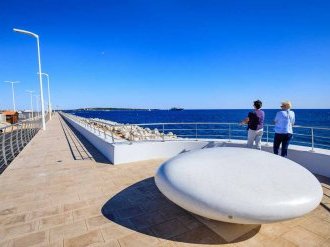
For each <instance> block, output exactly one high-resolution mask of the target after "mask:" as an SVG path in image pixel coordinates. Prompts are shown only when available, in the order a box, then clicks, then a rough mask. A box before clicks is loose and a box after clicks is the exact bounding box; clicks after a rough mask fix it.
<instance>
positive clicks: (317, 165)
mask: <svg viewBox="0 0 330 247" xmlns="http://www.w3.org/2000/svg"><path fill="white" fill-rule="evenodd" d="M62 117H64V118H65V119H66V120H67V121H68V122H69V123H70V124H71V125H72V126H73V127H74V128H75V129H76V130H78V131H79V132H80V133H81V134H82V135H83V136H84V137H85V138H86V139H87V140H88V141H89V142H91V143H92V144H93V145H94V146H95V147H96V148H97V149H98V150H99V151H100V152H101V153H102V154H103V155H104V156H105V157H107V158H108V159H109V161H110V162H111V163H112V164H114V165H117V164H123V163H129V162H135V161H141V160H148V159H159V158H161V159H168V158H171V157H173V156H175V155H177V154H179V153H183V152H187V151H190V150H194V149H201V148H212V147H245V145H246V141H243V140H232V141H231V142H228V140H219V139H217V140H212V139H209V140H205V139H199V140H193V139H178V140H173V141H139V142H128V141H123V142H116V143H112V141H111V139H105V138H104V137H103V136H102V135H99V134H98V133H93V132H92V131H91V130H89V129H86V128H85V127H84V126H82V125H81V124H79V123H77V122H75V121H73V120H72V119H70V118H68V117H65V116H63V115H62ZM272 149H273V147H272V145H269V146H267V145H263V146H262V150H263V151H266V152H272ZM288 158H289V159H291V160H293V161H295V162H297V163H299V164H300V165H302V166H304V167H305V168H306V169H308V170H310V171H311V172H313V173H315V174H319V175H322V176H326V177H330V150H325V149H318V148H316V149H314V152H311V150H310V148H309V147H303V146H297V145H290V149H289V152H288ZM247 165H248V164H247Z"/></svg>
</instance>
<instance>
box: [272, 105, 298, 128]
mask: <svg viewBox="0 0 330 247" xmlns="http://www.w3.org/2000/svg"><path fill="white" fill-rule="evenodd" d="M274 121H275V133H278V134H288V133H289V134H292V133H293V130H292V126H293V125H294V122H295V114H294V112H293V111H291V110H284V111H279V112H277V113H276V117H275V120H274Z"/></svg>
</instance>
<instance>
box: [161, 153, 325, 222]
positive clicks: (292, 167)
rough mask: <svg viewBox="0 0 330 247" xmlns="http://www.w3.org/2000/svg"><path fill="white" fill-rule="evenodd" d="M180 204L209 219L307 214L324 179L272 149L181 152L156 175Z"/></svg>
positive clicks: (268, 218)
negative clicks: (321, 179) (269, 151)
mask: <svg viewBox="0 0 330 247" xmlns="http://www.w3.org/2000/svg"><path fill="white" fill-rule="evenodd" d="M155 181H156V185H157V187H158V188H159V190H160V191H161V192H162V193H163V194H164V195H165V196H166V197H167V198H168V199H170V200H171V201H173V202H174V203H176V204H177V205H179V206H181V207H182V208H185V209H186V210H188V211H191V212H193V213H195V214H198V215H201V216H204V217H206V218H209V219H214V220H220V221H226V222H232V223H241V224H260V223H269V222H275V221H282V220H287V219H291V218H295V217H299V216H302V215H304V214H306V213H308V212H310V211H311V210H313V209H314V208H316V207H317V206H318V205H319V203H320V201H321V199H322V195H323V192H322V188H321V185H320V183H319V182H318V180H317V179H316V178H315V177H314V176H313V175H312V174H311V173H310V172H309V171H308V170H306V169H305V168H303V167H302V166H300V165H299V164H297V163H295V162H293V161H291V160H289V159H286V158H283V157H281V156H278V155H274V154H272V153H268V152H264V151H259V150H254V149H247V148H234V147H220V148H206V149H201V150H196V151H189V152H186V153H183V154H180V155H178V156H176V157H174V158H172V159H170V160H168V161H166V162H165V163H164V164H162V165H161V166H160V167H159V169H158V171H157V174H156V176H155Z"/></svg>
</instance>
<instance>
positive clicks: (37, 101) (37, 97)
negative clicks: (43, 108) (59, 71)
mask: <svg viewBox="0 0 330 247" xmlns="http://www.w3.org/2000/svg"><path fill="white" fill-rule="evenodd" d="M34 97H36V105H37V117H39V100H40V98H39V95H38V94H35V95H34Z"/></svg>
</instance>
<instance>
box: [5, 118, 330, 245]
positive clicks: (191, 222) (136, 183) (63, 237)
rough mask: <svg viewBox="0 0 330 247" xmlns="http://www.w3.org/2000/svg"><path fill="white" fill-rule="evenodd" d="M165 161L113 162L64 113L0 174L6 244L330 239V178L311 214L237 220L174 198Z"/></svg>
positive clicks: (250, 242)
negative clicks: (162, 184)
mask: <svg viewBox="0 0 330 247" xmlns="http://www.w3.org/2000/svg"><path fill="white" fill-rule="evenodd" d="M161 162H162V160H149V161H142V162H135V163H130V164H124V165H118V166H113V165H111V164H109V163H108V162H107V161H106V159H105V158H104V157H103V156H102V155H101V154H100V153H98V152H97V150H95V149H94V148H93V146H92V145H90V144H89V143H88V142H87V141H86V140H84V139H83V138H82V137H80V136H79V134H78V133H76V132H75V131H73V130H72V129H71V128H70V126H68V125H67V124H66V122H64V120H63V119H62V118H61V117H60V116H59V115H57V114H56V115H55V116H54V118H53V119H52V120H50V121H48V123H47V130H46V131H39V133H38V134H37V135H36V136H35V137H34V138H33V140H32V141H31V142H30V143H29V144H28V145H27V146H26V147H25V148H24V150H23V151H22V152H21V153H20V154H19V156H18V157H16V159H15V160H14V161H13V162H12V163H11V164H10V166H9V167H8V168H7V169H6V170H5V171H4V173H3V174H2V175H1V176H0V188H1V190H0V200H1V203H0V246H1V247H2V246H6V247H9V246H118V247H119V246H121V247H123V246H141V247H144V246H218V245H219V246H220V245H223V244H226V246H330V212H329V209H328V208H327V207H329V206H330V196H329V195H330V186H329V185H328V184H323V188H324V192H325V195H324V198H323V201H322V203H323V205H320V206H319V207H318V208H317V209H315V210H314V211H313V212H311V213H309V214H308V215H306V216H304V217H301V218H298V219H294V220H290V221H286V222H281V223H275V224H267V225H262V226H260V225H235V224H228V223H222V222H215V221H211V220H206V219H203V218H201V217H198V216H195V215H192V214H191V213H189V212H187V211H185V210H183V209H181V208H180V207H178V206H176V205H175V204H173V203H172V202H170V201H169V200H167V199H166V198H165V197H164V196H163V195H162V194H161V193H160V192H159V191H158V189H157V187H156V186H155V183H154V180H153V175H154V174H155V171H156V169H157V167H158V165H159V164H160V163H161ZM302 182H303V181H302ZM242 207H244V205H242Z"/></svg>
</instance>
